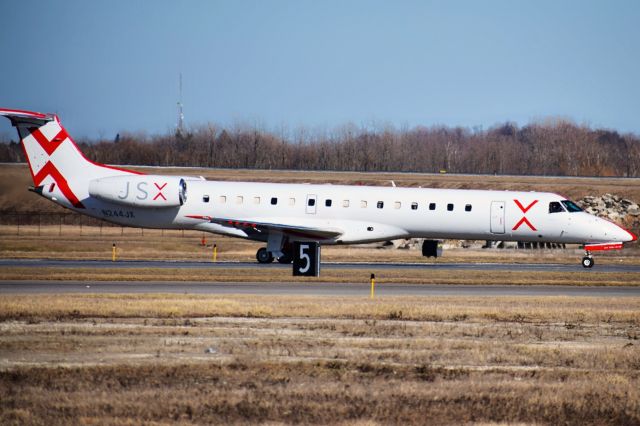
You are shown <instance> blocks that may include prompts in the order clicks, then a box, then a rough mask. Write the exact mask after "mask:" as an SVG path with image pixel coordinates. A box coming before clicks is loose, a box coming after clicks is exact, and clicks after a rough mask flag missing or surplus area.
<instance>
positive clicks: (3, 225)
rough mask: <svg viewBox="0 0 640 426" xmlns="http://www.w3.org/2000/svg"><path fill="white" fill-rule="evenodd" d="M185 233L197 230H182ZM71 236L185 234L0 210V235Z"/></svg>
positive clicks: (56, 214)
mask: <svg viewBox="0 0 640 426" xmlns="http://www.w3.org/2000/svg"><path fill="white" fill-rule="evenodd" d="M186 232H187V234H188V235H191V234H194V233H198V234H199V232H198V231H186ZM70 233H71V234H74V235H100V236H102V235H118V234H119V235H141V236H144V235H145V233H146V234H156V233H157V234H161V235H164V234H165V233H167V234H171V235H176V234H178V235H181V236H185V231H184V230H162V229H158V230H155V229H154V230H150V229H144V228H137V227H129V226H123V225H118V224H114V223H109V222H105V221H103V220H99V219H95V218H92V217H89V216H84V215H80V214H77V213H74V212H41V211H0V235H25V236H26V235H37V236H56V235H57V236H62V235H67V234H70Z"/></svg>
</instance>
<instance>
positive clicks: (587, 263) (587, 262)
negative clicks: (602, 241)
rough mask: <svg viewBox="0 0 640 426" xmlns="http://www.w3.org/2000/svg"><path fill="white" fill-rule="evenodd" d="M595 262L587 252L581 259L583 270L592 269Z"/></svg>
mask: <svg viewBox="0 0 640 426" xmlns="http://www.w3.org/2000/svg"><path fill="white" fill-rule="evenodd" d="M594 264H595V261H594V260H593V256H591V253H589V252H588V251H587V252H586V253H585V256H584V257H583V258H582V266H584V267H585V268H593V265H594Z"/></svg>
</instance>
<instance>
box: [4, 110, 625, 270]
mask: <svg viewBox="0 0 640 426" xmlns="http://www.w3.org/2000/svg"><path fill="white" fill-rule="evenodd" d="M0 115H2V116H5V117H7V118H8V119H9V120H10V121H11V124H12V125H13V126H14V127H16V129H17V131H18V134H19V137H20V141H21V144H22V147H23V149H24V153H25V157H26V159H27V163H28V165H29V169H30V171H31V176H32V178H33V184H34V186H33V187H32V188H30V189H31V190H32V191H34V192H35V193H37V194H39V195H41V196H43V197H45V198H47V199H48V200H51V201H53V202H55V203H57V204H59V205H61V206H63V207H66V208H67V209H70V210H72V211H75V212H78V213H81V214H85V215H88V216H91V217H94V218H98V219H102V220H105V221H108V222H112V223H116V224H119V225H124V226H133V227H143V228H156V229H192V230H198V231H206V232H210V233H214V234H221V235H226V236H230V237H238V238H245V239H249V240H254V241H260V242H263V243H266V245H265V246H264V247H261V248H260V249H259V250H258V251H257V253H256V259H257V261H258V262H259V263H270V262H273V260H274V259H277V260H278V262H281V263H291V262H292V261H294V264H295V262H296V261H298V262H299V261H301V260H306V262H307V266H308V262H309V261H310V260H312V258H313V259H316V260H317V263H318V265H319V248H318V247H319V246H320V245H336V244H338V245H339V244H360V243H370V242H378V241H388V240H393V239H400V238H424V239H425V241H424V244H423V246H422V254H423V255H425V256H429V257H431V256H433V257H437V256H438V254H439V253H438V252H439V251H438V240H442V239H463V240H492V241H517V242H538V243H566V244H580V245H583V246H584V250H585V255H584V257H583V258H582V265H583V266H584V267H585V268H591V267H593V265H594V259H593V255H592V252H594V251H603V250H617V249H622V248H623V245H624V243H627V242H632V241H635V240H637V237H636V236H635V235H634V234H632V233H631V232H629V231H627V230H626V229H624V228H622V227H620V226H618V225H616V224H615V223H612V222H609V221H607V220H605V219H602V218H599V217H596V216H593V215H591V214H588V213H586V212H584V211H583V210H582V209H581V208H580V207H579V206H578V205H576V204H575V203H574V202H573V201H571V200H568V199H567V198H566V197H563V196H561V195H558V194H554V193H550V192H517V191H493V190H462V189H460V190H457V189H455V190H454V189H429V188H401V187H395V186H393V187H377V186H353V185H330V184H320V185H311V184H288V183H261V182H227V181H207V180H205V179H204V178H202V177H193V176H164V175H155V174H144V173H141V172H138V171H133V170H126V169H123V168H118V167H113V166H108V165H104V164H98V163H95V162H93V161H91V160H89V159H87V158H86V157H85V156H84V155H83V154H82V152H81V151H80V149H79V148H78V146H77V145H76V144H75V143H74V141H73V140H72V139H71V137H70V136H69V134H68V133H67V131H66V130H65V129H64V127H63V126H62V124H61V123H60V120H59V118H58V116H57V115H55V114H43V113H39V112H32V111H22V110H14V109H0ZM305 242H306V243H312V244H313V245H310V244H302V243H305ZM298 247H300V248H298ZM314 250H315V251H314ZM316 251H317V252H316ZM314 256H315V257H314ZM303 269H304V270H306V269H309V268H308V267H307V268H306V269H305V268H302V269H301V271H302V270H303ZM294 274H295V267H294ZM316 274H317V272H316Z"/></svg>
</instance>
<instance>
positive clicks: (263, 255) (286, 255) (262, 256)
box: [256, 247, 293, 264]
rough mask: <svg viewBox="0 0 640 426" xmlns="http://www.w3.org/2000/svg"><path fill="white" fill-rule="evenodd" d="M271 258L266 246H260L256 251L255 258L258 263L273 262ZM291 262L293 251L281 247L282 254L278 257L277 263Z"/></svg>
mask: <svg viewBox="0 0 640 426" xmlns="http://www.w3.org/2000/svg"><path fill="white" fill-rule="evenodd" d="M273 259H274V257H273V255H272V254H271V252H269V251H267V249H266V247H261V248H260V249H258V251H257V252H256V260H257V261H258V263H271V262H273ZM291 262H293V253H292V252H291V250H290V249H289V250H285V249H284V248H283V251H282V256H280V257H278V263H283V264H287V263H291Z"/></svg>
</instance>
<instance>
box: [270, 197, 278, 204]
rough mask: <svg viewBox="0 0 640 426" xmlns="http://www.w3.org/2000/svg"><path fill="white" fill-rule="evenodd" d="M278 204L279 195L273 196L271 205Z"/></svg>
mask: <svg viewBox="0 0 640 426" xmlns="http://www.w3.org/2000/svg"><path fill="white" fill-rule="evenodd" d="M276 204H278V197H271V205H272V206H275V205H276Z"/></svg>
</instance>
